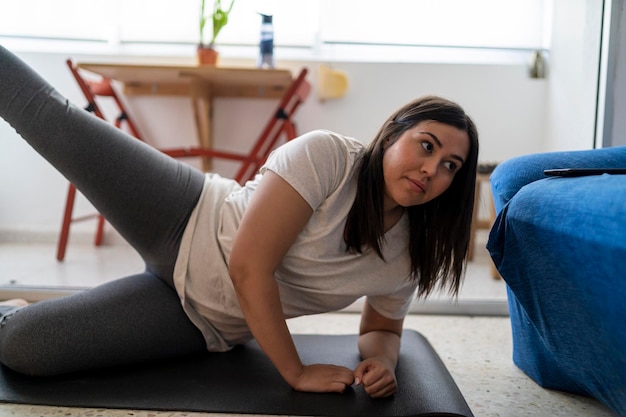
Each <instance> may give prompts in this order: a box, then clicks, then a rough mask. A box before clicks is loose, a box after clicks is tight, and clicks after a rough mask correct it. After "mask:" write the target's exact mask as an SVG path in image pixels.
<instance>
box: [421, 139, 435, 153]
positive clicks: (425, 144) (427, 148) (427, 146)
mask: <svg viewBox="0 0 626 417" xmlns="http://www.w3.org/2000/svg"><path fill="white" fill-rule="evenodd" d="M422 148H424V150H425V151H426V152H432V151H433V144H432V143H430V142H428V141H424V142H422Z"/></svg>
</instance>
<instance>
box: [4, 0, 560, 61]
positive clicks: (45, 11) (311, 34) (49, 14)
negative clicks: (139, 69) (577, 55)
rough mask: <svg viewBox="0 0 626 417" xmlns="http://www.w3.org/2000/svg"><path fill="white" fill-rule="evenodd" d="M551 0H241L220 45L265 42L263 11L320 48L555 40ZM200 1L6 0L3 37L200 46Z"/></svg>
mask: <svg viewBox="0 0 626 417" xmlns="http://www.w3.org/2000/svg"><path fill="white" fill-rule="evenodd" d="M207 1H209V3H210V0H207ZM224 1H225V2H226V3H227V4H228V0H224ZM552 1H553V0H472V1H467V0H436V1H435V0H387V1H385V2H369V1H367V2H365V1H362V0H235V5H234V7H233V10H232V12H231V17H230V22H229V24H228V25H227V26H226V27H225V28H224V29H223V31H222V32H221V34H220V37H219V39H218V44H221V45H234V46H254V45H256V44H257V43H258V39H259V29H260V22H261V18H260V16H259V14H258V13H259V12H264V13H266V14H272V15H273V16H274V27H275V45H276V46H277V47H291V48H294V47H295V48H308V49H309V50H311V53H312V54H315V53H316V51H318V52H319V50H320V47H323V46H325V45H368V44H370V45H371V44H374V45H400V46H406V45H412V46H427V47H430V46H438V47H441V46H443V47H463V48H502V49H525V50H534V49H547V46H548V43H549V33H550V30H551V27H550V19H551V15H550V13H551V7H552ZM199 9H200V0H178V1H174V0H55V1H53V2H51V1H49V0H2V1H0V36H8V37H24V38H39V39H44V38H53V39H64V40H67V39H70V40H77V41H78V40H82V41H96V42H106V43H108V44H109V45H113V46H115V45H121V44H182V45H195V44H196V43H197V42H198V37H199V33H198V13H199Z"/></svg>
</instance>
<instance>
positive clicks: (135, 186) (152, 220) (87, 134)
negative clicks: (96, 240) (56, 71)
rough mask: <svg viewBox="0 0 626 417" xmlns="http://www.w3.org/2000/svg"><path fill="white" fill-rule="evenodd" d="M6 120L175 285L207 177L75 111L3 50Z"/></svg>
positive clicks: (1, 111) (0, 66)
mask: <svg viewBox="0 0 626 417" xmlns="http://www.w3.org/2000/svg"><path fill="white" fill-rule="evenodd" d="M0 117H2V118H3V119H5V120H6V121H7V122H9V123H10V124H11V125H12V126H13V127H14V128H15V129H16V131H17V132H18V133H19V134H20V135H21V136H22V137H23V138H24V139H25V140H26V141H27V142H28V143H29V144H30V145H31V146H32V147H33V148H34V149H35V150H36V151H37V152H38V153H39V154H41V155H42V156H43V157H44V158H45V159H46V160H47V161H48V162H50V163H51V164H52V165H53V166H54V167H55V168H56V169H57V170H58V171H59V172H61V174H63V175H64V176H65V177H66V178H67V179H68V180H69V181H71V182H72V183H73V184H74V185H75V186H76V187H77V188H78V189H79V190H80V191H81V193H83V194H84V195H85V196H86V197H87V199H89V200H90V201H91V202H92V204H93V205H94V206H95V207H96V208H97V209H98V210H99V211H100V213H102V214H103V215H104V216H105V217H106V218H107V220H108V221H109V222H110V223H111V224H112V225H113V226H114V227H115V228H116V229H117V230H118V232H120V234H121V235H122V236H123V237H124V238H125V239H126V240H127V241H128V242H129V243H130V244H131V245H132V246H133V247H134V248H135V249H136V250H137V251H138V252H139V253H140V255H141V256H142V257H143V258H144V260H145V261H146V264H147V265H148V269H149V270H150V271H151V272H154V273H155V274H156V275H158V276H159V277H161V278H163V279H165V280H166V281H168V282H170V283H171V274H172V271H173V265H174V262H175V259H176V255H177V252H178V245H179V242H180V238H181V236H182V233H183V230H184V228H185V225H186V223H187V220H188V218H189V215H190V214H191V211H192V210H193V208H194V206H195V204H196V202H197V200H198V198H199V196H200V193H201V190H202V184H203V181H204V175H203V173H202V172H200V171H198V170H195V169H193V168H192V167H190V166H189V165H186V164H183V163H181V162H180V161H176V160H174V159H172V158H169V157H168V156H166V155H164V154H162V153H161V152H159V151H157V150H155V149H154V148H152V147H150V146H148V145H146V144H144V143H142V142H140V141H138V140H136V139H134V138H132V137H131V136H129V135H127V134H126V133H124V132H122V131H121V130H119V129H116V128H114V127H113V126H111V125H110V124H108V123H106V122H104V121H102V120H100V119H98V118H96V117H94V116H93V115H91V114H89V113H87V112H86V111H84V110H82V109H80V108H78V107H76V106H74V105H72V104H71V103H70V102H69V101H68V100H67V99H65V98H64V97H62V96H61V95H60V94H59V93H58V92H57V91H56V90H55V89H54V88H53V87H52V86H51V85H49V84H48V83H47V82H46V81H45V80H44V79H43V78H41V77H40V76H39V75H38V74H37V73H35V71H33V70H32V69H31V68H30V67H29V66H28V65H26V64H25V63H24V62H22V61H21V60H20V59H19V58H17V57H16V56H15V55H13V54H12V53H11V52H9V51H7V50H6V49H4V48H2V47H1V46H0Z"/></svg>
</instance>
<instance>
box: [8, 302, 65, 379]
mask: <svg viewBox="0 0 626 417" xmlns="http://www.w3.org/2000/svg"><path fill="white" fill-rule="evenodd" d="M28 309H29V307H24V308H18V309H16V310H14V311H12V312H10V313H8V314H6V315H4V316H3V317H2V318H1V319H0V362H2V364H3V365H5V366H6V367H8V368H10V369H12V370H14V371H15V372H19V373H22V374H26V375H31V376H51V375H56V374H59V373H62V371H60V369H59V366H60V365H61V363H59V361H58V358H55V357H54V356H55V355H54V354H53V353H54V351H55V348H56V346H55V344H54V343H50V341H49V340H46V337H45V332H42V329H41V325H40V324H39V323H38V322H37V321H36V320H33V319H32V318H31V317H29V314H28V313H27V311H26V310H28Z"/></svg>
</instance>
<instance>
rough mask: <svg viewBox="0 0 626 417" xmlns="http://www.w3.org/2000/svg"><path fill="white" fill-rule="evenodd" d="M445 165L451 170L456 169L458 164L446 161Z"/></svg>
mask: <svg viewBox="0 0 626 417" xmlns="http://www.w3.org/2000/svg"><path fill="white" fill-rule="evenodd" d="M443 165H444V166H445V167H446V168H447V169H448V170H450V171H454V170H456V167H457V165H456V164H455V163H454V162H451V161H448V162H444V163H443Z"/></svg>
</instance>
